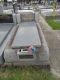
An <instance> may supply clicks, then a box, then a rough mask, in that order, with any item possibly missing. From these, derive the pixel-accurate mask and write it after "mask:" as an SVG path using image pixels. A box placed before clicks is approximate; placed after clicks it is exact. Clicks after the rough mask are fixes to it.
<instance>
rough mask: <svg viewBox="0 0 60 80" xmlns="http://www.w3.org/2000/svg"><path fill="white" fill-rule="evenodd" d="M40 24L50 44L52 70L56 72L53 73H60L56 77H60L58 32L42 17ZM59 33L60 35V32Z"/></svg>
mask: <svg viewBox="0 0 60 80" xmlns="http://www.w3.org/2000/svg"><path fill="white" fill-rule="evenodd" d="M39 22H40V24H41V28H42V31H43V33H44V36H45V39H46V41H47V43H48V47H49V53H50V54H49V55H50V65H51V69H53V70H54V72H53V73H55V72H56V73H58V74H56V75H60V39H59V38H58V34H57V32H56V31H54V30H52V29H51V28H50V27H49V26H48V24H47V23H46V21H45V20H44V19H43V17H42V16H41V15H40V20H39ZM58 33H60V31H59V32H58Z"/></svg>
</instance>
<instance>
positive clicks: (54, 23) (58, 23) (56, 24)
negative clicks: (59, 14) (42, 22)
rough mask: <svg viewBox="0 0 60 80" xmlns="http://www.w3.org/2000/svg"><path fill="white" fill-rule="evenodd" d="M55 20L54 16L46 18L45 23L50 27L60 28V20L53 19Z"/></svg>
mask: <svg viewBox="0 0 60 80" xmlns="http://www.w3.org/2000/svg"><path fill="white" fill-rule="evenodd" d="M55 20H56V19H54V18H48V19H47V23H48V24H49V25H50V26H51V27H52V29H54V30H60V21H55ZM59 20H60V19H59Z"/></svg>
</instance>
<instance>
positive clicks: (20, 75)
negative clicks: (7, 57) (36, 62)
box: [0, 67, 60, 80]
mask: <svg viewBox="0 0 60 80" xmlns="http://www.w3.org/2000/svg"><path fill="white" fill-rule="evenodd" d="M0 80H60V79H58V78H56V77H54V76H53V75H52V74H51V73H50V72H49V70H46V69H40V68H38V67H36V68H33V67H26V68H24V67H22V68H19V67H18V68H15V67H9V68H0Z"/></svg>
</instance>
